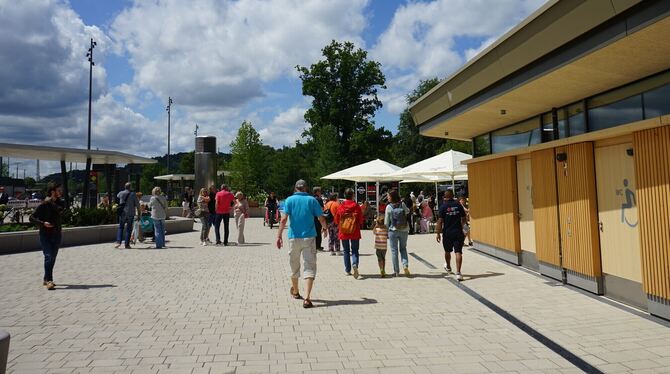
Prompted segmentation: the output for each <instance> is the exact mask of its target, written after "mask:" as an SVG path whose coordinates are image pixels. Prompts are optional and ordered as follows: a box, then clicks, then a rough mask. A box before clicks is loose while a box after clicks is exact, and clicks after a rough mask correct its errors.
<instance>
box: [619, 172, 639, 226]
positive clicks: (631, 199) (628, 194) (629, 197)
mask: <svg viewBox="0 0 670 374" xmlns="http://www.w3.org/2000/svg"><path fill="white" fill-rule="evenodd" d="M623 186H624V198H625V199H626V202H624V203H623V204H621V223H625V224H626V225H628V226H629V227H635V226H637V224H638V220H635V223H633V222H632V221H629V220H628V217H626V210H627V209H631V208H633V207H635V205H637V203H636V201H635V192H633V190H631V189H630V188H628V179H624V180H623Z"/></svg>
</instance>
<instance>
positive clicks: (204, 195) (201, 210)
mask: <svg viewBox="0 0 670 374" xmlns="http://www.w3.org/2000/svg"><path fill="white" fill-rule="evenodd" d="M195 216H196V218H200V222H201V223H202V227H201V228H200V245H202V246H203V247H206V246H207V242H208V241H209V229H210V227H211V226H210V221H209V193H208V192H207V189H206V188H201V189H200V194H199V195H198V208H197V209H196V210H195Z"/></svg>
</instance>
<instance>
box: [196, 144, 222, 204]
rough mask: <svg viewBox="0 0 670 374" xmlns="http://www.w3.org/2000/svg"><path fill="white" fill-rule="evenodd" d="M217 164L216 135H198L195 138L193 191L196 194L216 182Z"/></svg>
mask: <svg viewBox="0 0 670 374" xmlns="http://www.w3.org/2000/svg"><path fill="white" fill-rule="evenodd" d="M216 166H217V159H216V137H215V136H197V137H196V138H195V182H194V184H193V189H194V191H193V192H194V194H195V195H196V196H197V194H198V193H200V189H201V188H203V187H204V188H209V186H213V185H215V184H216ZM217 188H218V186H217Z"/></svg>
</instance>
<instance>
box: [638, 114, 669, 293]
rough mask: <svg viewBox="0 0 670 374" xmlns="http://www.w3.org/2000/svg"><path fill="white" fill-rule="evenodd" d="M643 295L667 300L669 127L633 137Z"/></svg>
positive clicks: (645, 131)
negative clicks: (644, 293)
mask: <svg viewBox="0 0 670 374" xmlns="http://www.w3.org/2000/svg"><path fill="white" fill-rule="evenodd" d="M633 147H634V152H635V156H634V159H635V179H636V182H637V196H638V214H639V218H640V249H641V258H642V277H643V286H644V291H645V292H646V293H647V294H649V295H654V296H657V297H662V298H664V299H665V300H670V127H669V126H663V127H659V128H655V129H650V130H644V131H638V132H635V133H634V134H633Z"/></svg>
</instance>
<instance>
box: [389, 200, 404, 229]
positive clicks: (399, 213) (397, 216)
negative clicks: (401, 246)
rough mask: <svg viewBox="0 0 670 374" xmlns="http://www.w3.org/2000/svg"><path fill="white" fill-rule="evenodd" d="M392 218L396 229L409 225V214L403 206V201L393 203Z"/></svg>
mask: <svg viewBox="0 0 670 374" xmlns="http://www.w3.org/2000/svg"><path fill="white" fill-rule="evenodd" d="M391 208H392V210H391V218H392V222H393V226H394V227H395V228H396V229H404V228H406V227H407V215H406V214H405V209H404V208H403V206H402V203H398V204H392V205H391Z"/></svg>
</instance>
